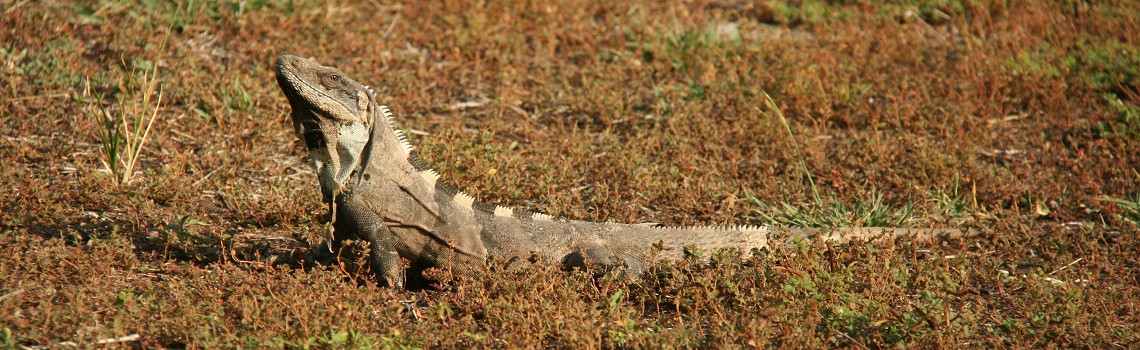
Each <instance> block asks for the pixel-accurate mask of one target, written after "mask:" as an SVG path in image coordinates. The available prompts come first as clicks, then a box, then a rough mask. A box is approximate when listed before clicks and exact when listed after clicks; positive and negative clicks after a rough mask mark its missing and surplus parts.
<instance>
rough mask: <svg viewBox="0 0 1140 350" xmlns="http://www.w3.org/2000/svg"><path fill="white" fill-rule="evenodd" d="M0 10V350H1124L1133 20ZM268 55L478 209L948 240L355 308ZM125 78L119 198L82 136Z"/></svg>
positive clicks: (1139, 121)
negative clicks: (372, 108) (842, 228)
mask: <svg viewBox="0 0 1140 350" xmlns="http://www.w3.org/2000/svg"><path fill="white" fill-rule="evenodd" d="M0 3H2V4H3V6H2V8H3V12H2V14H0V119H2V120H3V123H2V124H0V134H2V135H3V138H2V139H0V157H2V158H0V159H2V161H3V166H0V184H2V186H0V194H2V195H0V197H2V198H3V199H2V200H0V247H2V248H3V252H4V253H3V254H0V348H5V347H20V346H35V345H44V346H49V347H62V346H64V345H63V344H77V345H80V346H89V345H93V344H95V343H96V342H98V341H100V340H108V339H110V340H115V341H118V342H115V343H113V344H116V345H119V346H127V347H147V348H151V347H175V348H178V347H187V348H213V347H219V346H220V347H274V348H276V347H283V346H287V347H295V348H310V347H359V348H372V347H436V346H443V347H459V346H478V347H539V346H544V347H545V346H551V347H567V348H578V347H583V346H589V347H660V346H662V345H665V344H668V345H669V346H679V347H721V346H725V345H736V346H758V347H768V346H781V347H783V346H788V347H832V346H842V347H860V348H862V347H887V346H896V345H905V346H917V347H962V346H970V347H977V346H986V347H1036V346H1040V345H1054V346H1062V347H1097V348H1114V347H1120V348H1128V347H1136V346H1138V345H1140V343H1138V342H1140V326H1138V325H1140V319H1138V318H1140V311H1138V310H1140V305H1138V304H1140V286H1138V285H1140V273H1138V266H1137V262H1138V258H1137V256H1140V249H1138V247H1140V246H1138V242H1137V232H1138V230H1137V221H1140V213H1138V210H1140V204H1138V203H1137V202H1140V186H1138V184H1140V173H1138V172H1137V169H1138V165H1140V152H1138V151H1140V147H1138V145H1140V90H1138V86H1140V83H1138V73H1137V69H1138V67H1140V43H1138V42H1137V33H1140V6H1138V5H1137V3H1136V2H1132V1H1115V2H1113V1H1107V2H1097V3H1087V2H1079V1H1045V2H1036V1H994V2H989V1H955V0H948V1H947V0H944V1H930V2H924V1H917V0H916V1H892V2H889V3H888V4H878V2H873V1H843V2H822V1H809V0H804V1H788V2H782V1H760V2H759V3H757V4H744V3H734V2H725V1H687V2H670V3H657V2H654V1H646V2H629V3H621V4H609V2H607V1H599V2H587V1H562V2H558V1H556V2H527V3H524V2H509V3H483V2H465V1H451V2H430V3H426V4H404V5H400V4H381V3H379V2H367V3H365V2H359V3H358V2H344V3H341V2H333V3H328V4H326V3H320V2H306V1H298V2H285V1H281V2H278V1H254V2H246V1H242V2H236V1H218V2H211V3H209V4H201V3H199V2H192V1H185V4H180V5H177V4H174V3H168V2H161V1H139V2H138V3H135V2H125V3H118V2H113V1H112V2H88V1H79V2H58V1H33V2H28V1H11V0H3V1H0ZM282 53H293V54H298V55H303V56H309V57H313V58H316V59H318V60H319V61H321V62H323V63H326V64H331V65H335V66H338V67H340V68H342V69H343V70H344V71H346V72H347V73H348V74H349V75H351V76H352V77H355V78H356V79H357V80H359V81H362V82H365V83H367V84H371V85H373V86H375V87H377V88H378V89H377V91H378V92H379V94H380V99H381V100H383V101H385V102H386V103H388V104H389V105H390V106H391V107H392V108H393V110H394V111H395V112H396V115H397V120H398V121H399V122H400V123H401V124H402V126H403V127H405V128H407V129H408V130H409V131H411V132H412V142H413V143H414V144H415V145H417V147H419V148H420V149H421V154H423V155H424V156H425V157H426V158H428V160H429V161H430V163H431V164H433V165H434V166H435V167H436V168H437V170H439V171H440V172H441V173H442V174H443V175H444V178H446V179H448V180H450V181H451V182H453V183H456V184H458V185H459V187H461V188H463V189H465V190H467V191H469V192H472V193H475V194H476V195H477V196H478V197H479V198H482V199H485V200H488V201H490V202H493V203H498V204H506V205H513V206H520V207H527V208H532V209H537V210H541V211H544V212H547V213H550V214H555V215H564V216H568V217H572V218H578V219H588V220H615V221H623V222H660V223H664V224H670V225H690V224H715V225H721V224H803V225H819V224H880V223H887V224H903V225H908V226H924V227H925V226H939V227H963V226H971V227H977V228H979V229H980V230H981V231H982V234H981V236H979V237H976V238H971V239H966V240H961V241H951V242H943V243H913V242H906V241H900V242H893V243H891V242H888V243H877V244H861V243H856V244H847V245H824V244H805V245H802V246H796V247H787V248H784V249H777V250H775V251H771V252H768V253H767V255H765V256H762V257H757V258H752V259H749V260H747V261H738V259H732V258H723V259H716V260H715V262H714V263H713V264H709V265H702V264H687V263H677V264H662V265H661V266H658V267H657V268H656V270H655V271H654V273H653V274H651V275H650V276H648V277H647V278H645V279H644V280H642V281H640V282H636V283H634V282H630V281H622V280H611V279H608V278H601V279H594V278H592V277H590V276H588V275H587V274H584V273H575V272H564V271H561V270H559V269H558V268H557V267H555V266H547V265H541V264H539V265H536V266H534V267H533V268H529V269H526V270H525V271H521V272H517V271H514V272H507V271H499V270H497V269H496V268H495V267H494V266H490V267H489V269H488V271H487V272H486V273H484V274H481V275H477V276H450V275H448V274H447V273H446V272H442V271H436V272H435V273H434V275H433V276H432V277H434V278H435V279H437V281H436V282H435V283H434V284H432V285H431V286H430V288H427V289H424V290H418V291H399V292H396V291H391V290H387V289H382V288H377V287H376V286H375V285H374V284H373V283H372V282H371V281H369V279H368V277H367V275H366V274H365V273H363V272H360V271H346V270H345V269H343V268H341V267H340V266H314V263H313V262H312V259H311V253H312V251H313V249H314V247H316V246H317V245H318V244H319V243H320V242H321V240H323V239H324V237H325V231H324V230H325V229H324V227H323V225H322V222H321V221H322V220H321V218H322V217H323V215H324V212H325V209H324V208H322V206H321V205H320V203H319V199H320V198H319V195H318V191H317V190H316V177H315V174H314V173H313V171H312V170H311V168H310V167H309V166H308V165H306V163H304V161H303V156H304V152H303V149H302V148H301V147H300V146H299V144H298V143H297V141H296V140H295V137H294V136H293V135H292V132H291V130H292V126H291V125H290V122H289V119H288V112H289V111H288V106H287V103H286V101H285V99H284V98H283V96H282V95H281V94H280V92H279V91H278V89H277V86H276V83H275V81H274V78H273V73H272V62H273V59H274V57H275V56H276V55H278V54H282ZM156 64H157V67H158V71H157V80H156V82H157V84H158V85H157V86H158V87H161V89H162V93H163V95H162V96H163V97H162V100H161V104H160V105H159V108H158V115H157V118H156V122H155V124H154V128H153V130H151V132H150V134H149V138H148V140H147V143H146V144H145V145H144V146H143V148H142V152H141V154H140V156H139V164H138V171H137V172H136V173H134V174H133V181H132V182H130V183H129V184H125V185H122V186H120V185H117V184H116V183H115V181H114V180H113V178H112V176H111V174H109V172H108V170H107V168H106V166H104V164H103V163H102V162H101V159H103V157H105V156H106V154H107V150H106V148H105V147H104V146H103V143H102V140H101V139H100V133H99V130H100V129H99V126H100V125H101V124H100V123H101V122H100V119H99V117H100V116H102V115H103V114H102V111H103V110H107V111H110V112H112V115H118V114H116V113H118V112H119V111H124V113H125V115H127V116H128V117H130V118H142V117H143V116H145V115H144V114H143V113H144V112H140V111H145V110H146V109H145V107H147V106H148V105H149V106H150V107H152V110H153V106H154V104H155V102H154V101H153V100H152V101H151V102H150V104H144V103H143V102H142V101H141V99H140V96H141V95H140V92H141V91H144V90H143V89H142V87H144V86H143V85H142V84H141V82H140V79H141V77H142V76H143V74H144V72H145V71H146V70H147V69H148V68H151V67H154V66H155V65H156ZM765 93H766V94H768V95H770V96H771V98H772V100H773V101H775V103H776V105H777V106H778V108H779V111H782V112H783V114H784V115H785V116H786V117H787V124H786V126H785V124H784V123H782V122H781V120H780V118H779V117H778V115H779V114H778V113H777V110H776V109H772V108H769V107H767V106H766V105H765V99H764V96H765ZM120 102H121V104H120ZM797 145H798V147H799V152H798V153H797V152H796V150H795V148H794V147H795V146H797ZM809 175H810V178H809ZM815 193H819V195H816V194H815ZM345 266H352V265H351V264H347V265H345ZM348 270H351V268H349V269H348ZM134 335H137V336H134ZM120 337H127V338H124V339H118V338H120ZM67 342H71V343H67Z"/></svg>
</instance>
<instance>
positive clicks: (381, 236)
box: [333, 191, 404, 288]
mask: <svg viewBox="0 0 1140 350" xmlns="http://www.w3.org/2000/svg"><path fill="white" fill-rule="evenodd" d="M334 206H335V207H337V208H338V209H339V210H337V211H336V216H337V218H336V219H337V220H336V221H335V222H334V223H333V240H334V242H336V244H337V245H339V244H340V242H344V240H346V239H353V238H359V239H363V240H365V241H368V244H369V245H370V246H371V248H370V253H369V255H368V264H369V267H371V268H372V272H373V273H375V274H376V278H377V280H378V281H379V282H380V283H381V284H383V285H386V286H389V287H393V288H403V287H404V268H403V266H402V265H403V264H402V261H401V260H400V254H399V252H398V251H397V250H396V237H395V236H394V235H393V234H392V231H390V230H388V227H387V226H384V223H383V222H382V221H381V220H380V217H379V216H377V215H376V213H374V212H372V210H370V209H369V207H368V206H366V205H364V202H363V201H362V199H361V198H360V196H359V195H357V193H356V192H352V191H349V192H345V193H342V194H340V195H338V196H337V199H336V204H335V205H334Z"/></svg>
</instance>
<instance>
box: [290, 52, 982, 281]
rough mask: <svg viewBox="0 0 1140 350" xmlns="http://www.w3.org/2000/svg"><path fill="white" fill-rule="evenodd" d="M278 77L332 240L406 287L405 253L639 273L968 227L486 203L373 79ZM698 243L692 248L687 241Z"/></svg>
mask: <svg viewBox="0 0 1140 350" xmlns="http://www.w3.org/2000/svg"><path fill="white" fill-rule="evenodd" d="M276 73H277V83H278V84H279V85H280V86H281V91H282V92H284V93H285V96H286V97H287V98H288V99H289V104H290V105H291V106H292V109H293V111H292V119H293V124H294V127H295V131H296V134H297V137H298V138H300V139H301V140H303V142H304V143H305V146H306V147H307V148H308V151H309V153H310V158H311V159H312V161H313V162H314V163H315V166H316V169H317V173H318V178H319V180H320V188H321V193H322V195H323V200H324V202H325V203H327V204H328V205H329V208H330V219H331V220H333V225H332V227H333V242H334V244H339V242H341V241H343V240H345V239H352V238H358V239H363V240H365V241H367V242H368V243H369V245H370V246H371V254H370V256H369V259H368V260H369V264H370V265H371V268H372V270H373V272H374V273H376V275H377V277H378V279H379V280H380V282H381V283H383V284H386V285H389V286H393V287H401V286H402V285H403V273H404V268H403V267H402V266H401V265H402V261H401V259H400V258H401V257H403V258H404V259H407V260H409V261H410V262H411V267H412V268H413V269H421V270H422V269H424V268H428V267H442V268H450V269H452V270H456V271H460V272H462V271H467V270H470V269H473V268H478V267H480V266H483V265H484V264H486V262H487V259H488V258H492V257H499V258H503V259H520V258H522V259H528V258H532V257H539V258H541V259H546V260H549V261H559V262H561V263H563V264H566V265H568V266H576V267H586V266H590V265H596V266H600V267H602V268H603V271H610V270H617V271H623V272H625V273H626V274H628V275H631V276H636V275H638V274H640V273H641V272H642V271H643V269H644V266H645V264H646V263H649V262H652V261H654V260H657V259H680V258H683V257H685V254H686V252H708V251H709V250H711V249H714V248H739V249H741V250H742V251H744V252H745V254H748V253H749V252H751V251H752V249H766V248H769V247H770V246H771V245H773V243H776V242H784V241H787V240H789V239H796V238H799V239H826V240H845V239H852V238H855V239H864V240H867V239H876V238H893V237H901V236H912V237H915V238H917V239H931V238H953V237H962V236H964V235H966V234H967V233H968V232H970V231H967V230H958V229H905V228H867V227H860V228H834V229H830V230H818V229H806V228H769V227H761V226H733V227H683V228H682V227H655V226H653V225H628V224H619V223H597V222H588V221H578V220H568V219H565V218H561V217H554V216H551V215H546V214H542V213H537V212H531V211H527V210H519V209H512V208H509V207H504V206H498V205H493V204H487V203H484V202H480V201H477V200H475V199H474V198H472V197H471V196H470V195H468V194H466V193H463V192H461V191H459V190H456V188H455V187H453V186H451V185H448V184H447V183H445V182H443V181H441V180H440V176H439V174H438V173H436V172H435V171H434V170H432V169H431V168H430V167H429V166H428V165H427V164H426V163H425V162H424V161H423V160H422V159H421V158H420V157H419V156H418V155H417V154H416V152H415V151H414V150H413V148H412V146H411V145H410V144H409V143H408V140H407V138H406V137H405V136H404V134H403V133H402V132H400V131H399V130H398V129H396V127H395V126H396V125H395V122H394V120H393V117H392V112H391V111H389V109H388V108H387V107H386V106H383V105H381V104H379V103H378V102H377V101H376V97H375V93H374V92H373V91H372V90H371V88H369V87H368V86H365V85H361V84H360V83H358V82H356V81H354V80H352V79H351V78H349V77H348V76H346V75H345V74H344V73H342V72H341V71H340V70H337V69H336V68H334V67H328V66H323V65H321V64H319V63H317V62H316V61H313V60H310V59H305V58H301V57H297V56H292V55H283V56H280V57H278V58H277V63H276ZM691 248H695V249H691Z"/></svg>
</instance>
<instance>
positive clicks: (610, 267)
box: [562, 247, 645, 279]
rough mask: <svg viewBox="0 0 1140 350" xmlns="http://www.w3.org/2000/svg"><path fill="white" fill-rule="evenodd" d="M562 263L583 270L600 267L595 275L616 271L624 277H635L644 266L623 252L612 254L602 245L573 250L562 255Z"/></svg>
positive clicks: (639, 274) (641, 271)
mask: <svg viewBox="0 0 1140 350" xmlns="http://www.w3.org/2000/svg"><path fill="white" fill-rule="evenodd" d="M562 264H563V265H565V266H566V267H569V268H574V267H577V268H579V269H583V270H590V269H591V268H601V270H600V271H596V274H597V275H602V274H605V273H617V274H618V275H620V276H622V277H626V278H631V279H636V278H638V277H639V276H641V274H642V273H643V272H645V266H644V265H643V264H642V263H641V261H640V260H638V259H636V258H634V257H632V256H628V255H625V254H614V253H612V252H610V251H609V250H608V249H605V248H602V247H589V248H584V249H580V250H577V251H574V252H572V253H570V254H567V255H566V256H565V257H562Z"/></svg>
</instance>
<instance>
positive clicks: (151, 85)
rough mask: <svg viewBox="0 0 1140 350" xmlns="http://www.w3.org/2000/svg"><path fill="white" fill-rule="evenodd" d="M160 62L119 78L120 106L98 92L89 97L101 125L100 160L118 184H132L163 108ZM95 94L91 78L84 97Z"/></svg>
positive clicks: (99, 125)
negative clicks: (109, 104) (110, 103)
mask: <svg viewBox="0 0 1140 350" xmlns="http://www.w3.org/2000/svg"><path fill="white" fill-rule="evenodd" d="M164 46H165V45H164ZM160 52H161V50H160ZM160 57H161V56H160ZM159 63H160V60H159V59H155V60H154V61H153V62H152V63H150V65H149V67H145V68H143V69H142V71H139V70H136V68H133V67H132V68H131V72H130V73H129V74H128V75H127V76H126V77H123V78H122V79H120V80H119V87H120V94H119V96H117V99H118V105H117V108H110V107H106V106H103V104H102V103H103V102H102V101H103V100H104V96H103V95H102V94H101V93H98V92H94V98H93V99H90V100H88V101H89V102H88V113H89V116H91V118H92V119H94V121H95V125H96V126H98V127H99V128H98V133H99V134H98V136H99V140H100V141H101V142H102V145H103V148H102V153H100V156H101V157H100V159H99V160H100V161H101V162H102V163H103V166H104V167H105V168H106V169H107V170H108V171H110V172H111V178H112V180H113V181H114V182H115V184H116V185H119V186H123V185H128V184H130V183H131V178H132V177H133V176H134V173H135V170H136V169H135V167H136V165H137V164H138V160H139V157H140V155H141V154H142V150H143V147H144V146H146V141H147V138H148V137H149V136H150V131H151V128H152V127H153V126H154V121H155V119H156V118H158V112H159V110H160V109H161V108H162V87H161V86H159V81H158V66H159ZM92 93H93V92H92V91H91V89H90V80H88V83H87V84H86V87H85V88H84V96H91V95H92Z"/></svg>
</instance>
